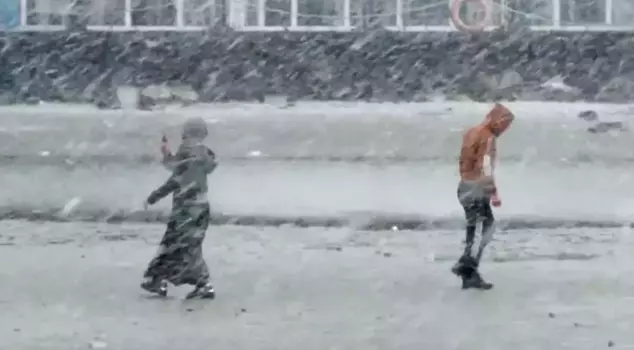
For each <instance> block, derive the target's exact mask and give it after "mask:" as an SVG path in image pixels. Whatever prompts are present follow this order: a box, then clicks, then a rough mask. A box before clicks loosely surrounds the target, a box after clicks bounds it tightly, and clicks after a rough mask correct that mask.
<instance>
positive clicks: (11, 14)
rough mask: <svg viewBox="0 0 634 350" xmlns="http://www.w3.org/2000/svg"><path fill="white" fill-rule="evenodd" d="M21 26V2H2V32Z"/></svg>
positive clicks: (0, 27)
mask: <svg viewBox="0 0 634 350" xmlns="http://www.w3.org/2000/svg"><path fill="white" fill-rule="evenodd" d="M19 25H20V0H10V1H9V0H7V1H0V30H5V29H11V28H15V27H17V26H19Z"/></svg>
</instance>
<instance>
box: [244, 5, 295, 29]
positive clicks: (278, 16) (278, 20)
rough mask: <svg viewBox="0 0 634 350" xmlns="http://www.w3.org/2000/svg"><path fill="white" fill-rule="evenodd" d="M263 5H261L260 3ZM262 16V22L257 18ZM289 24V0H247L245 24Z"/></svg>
mask: <svg viewBox="0 0 634 350" xmlns="http://www.w3.org/2000/svg"><path fill="white" fill-rule="evenodd" d="M262 4H263V5H264V6H263V7H262V6H261V5H262ZM261 15H262V16H263V19H264V23H260V21H259V18H260V16H261ZM259 25H265V26H269V27H277V26H283V27H288V26H290V25H291V0H263V1H262V0H247V26H259Z"/></svg>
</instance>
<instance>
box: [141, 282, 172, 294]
mask: <svg viewBox="0 0 634 350" xmlns="http://www.w3.org/2000/svg"><path fill="white" fill-rule="evenodd" d="M141 288H142V289H144V290H146V291H148V292H150V293H153V294H158V295H160V296H162V297H164V296H167V281H165V280H161V279H159V278H148V279H147V280H146V281H144V282H143V283H141Z"/></svg>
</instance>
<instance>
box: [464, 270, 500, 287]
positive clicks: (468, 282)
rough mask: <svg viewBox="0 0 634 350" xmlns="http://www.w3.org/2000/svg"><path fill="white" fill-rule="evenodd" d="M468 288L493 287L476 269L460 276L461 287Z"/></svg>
mask: <svg viewBox="0 0 634 350" xmlns="http://www.w3.org/2000/svg"><path fill="white" fill-rule="evenodd" d="M469 288H473V289H480V290H489V289H491V288H493V284H492V283H489V282H486V281H485V280H483V279H482V276H480V273H479V272H478V270H474V271H473V272H472V273H471V274H469V275H464V276H462V289H469Z"/></svg>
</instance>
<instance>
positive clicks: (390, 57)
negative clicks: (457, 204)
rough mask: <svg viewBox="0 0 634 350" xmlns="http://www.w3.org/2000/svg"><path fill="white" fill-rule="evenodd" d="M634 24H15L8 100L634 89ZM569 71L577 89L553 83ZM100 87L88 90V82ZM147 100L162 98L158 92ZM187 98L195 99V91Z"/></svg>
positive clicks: (582, 94)
mask: <svg viewBox="0 0 634 350" xmlns="http://www.w3.org/2000/svg"><path fill="white" fill-rule="evenodd" d="M633 38H634V35H633V34H631V33H616V32H583V33H582V32H531V31H513V32H511V31H501V30H498V31H493V32H490V33H478V34H465V33H459V32H454V33H433V32H429V33H406V32H390V31H385V30H374V31H366V32H358V31H357V32H349V33H338V32H327V33H317V32H314V33H313V32H311V33H298V32H266V33H264V32H260V33H258V32H238V31H232V30H228V29H226V28H212V29H211V30H209V31H206V32H200V33H186V32H176V31H175V32H120V33H114V32H108V33H105V34H104V33H99V32H93V31H74V32H37V33H27V32H16V33H8V32H4V33H1V34H0V62H2V65H0V96H6V97H3V98H0V103H1V104H11V103H39V102H40V101H67V102H91V103H94V104H96V105H98V106H100V107H101V108H119V102H118V101H117V98H116V93H115V91H117V88H118V87H120V86H134V87H138V88H141V89H143V88H145V87H147V86H150V85H162V84H174V83H175V84H178V85H188V86H191V88H192V89H193V90H194V91H195V92H196V98H197V101H232V100H238V101H264V100H265V98H266V96H268V95H276V96H286V98H287V99H288V101H291V102H292V101H296V100H299V99H313V100H363V101H425V100H428V98H429V96H430V95H432V94H445V95H448V96H451V98H452V99H461V98H464V96H467V97H469V98H471V99H474V100H479V101H493V100H497V99H505V100H513V99H519V100H549V101H577V100H592V101H607V102H624V101H630V100H634V83H633V82H634V59H633V58H632V57H634V47H633V46H632V45H631V43H632V42H633V41H634V40H633ZM553 77H560V78H561V80H562V81H563V83H565V85H566V86H569V87H571V89H568V90H566V89H559V88H553V87H552V86H551V87H549V86H544V85H543V83H544V82H546V81H547V80H549V79H551V78H553ZM88 90H90V91H91V92H90V93H89V94H88V95H89V96H86V91H88ZM146 97H147V98H144V97H140V98H139V102H138V103H139V107H141V108H147V109H150V108H152V106H153V105H156V104H157V103H160V102H161V101H159V100H157V99H155V98H152V97H150V96H146ZM175 101H176V102H182V103H192V102H194V101H191V100H186V101H180V100H178V99H176V100H175Z"/></svg>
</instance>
